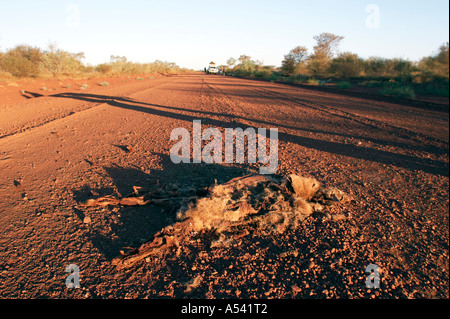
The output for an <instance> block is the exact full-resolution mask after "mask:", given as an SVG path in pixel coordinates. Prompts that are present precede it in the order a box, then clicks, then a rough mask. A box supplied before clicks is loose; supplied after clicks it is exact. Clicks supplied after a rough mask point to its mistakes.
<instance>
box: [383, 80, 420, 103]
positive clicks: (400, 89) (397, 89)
mask: <svg viewBox="0 0 450 319" xmlns="http://www.w3.org/2000/svg"><path fill="white" fill-rule="evenodd" d="M380 93H381V94H383V95H391V96H396V97H401V98H407V99H415V98H416V93H415V92H414V89H413V88H412V87H411V86H409V85H402V84H400V83H396V82H392V83H387V84H386V85H385V87H384V88H382V89H381V90H380Z"/></svg>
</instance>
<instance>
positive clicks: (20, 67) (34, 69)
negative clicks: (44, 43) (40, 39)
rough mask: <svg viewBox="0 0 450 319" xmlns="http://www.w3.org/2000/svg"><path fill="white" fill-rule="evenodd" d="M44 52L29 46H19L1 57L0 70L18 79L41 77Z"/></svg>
mask: <svg viewBox="0 0 450 319" xmlns="http://www.w3.org/2000/svg"><path fill="white" fill-rule="evenodd" d="M41 61H42V51H41V49H39V48H36V47H31V46H29V45H18V46H16V47H15V48H13V49H10V50H8V51H7V52H6V53H5V54H3V55H2V56H1V61H0V68H1V69H2V70H4V71H6V72H9V73H10V74H12V75H13V76H17V77H25V76H30V77H36V76H38V75H39V71H40V63H41Z"/></svg>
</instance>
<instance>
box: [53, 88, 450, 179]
mask: <svg viewBox="0 0 450 319" xmlns="http://www.w3.org/2000/svg"><path fill="white" fill-rule="evenodd" d="M52 96H53V97H59V98H61V97H62V98H69V99H77V100H82V101H88V102H96V103H106V104H108V105H111V106H114V107H119V108H123V109H128V110H133V111H138V112H142V113H146V114H151V115H156V116H161V117H167V118H171V119H177V120H182V121H187V122H192V121H193V120H201V121H202V123H204V124H205V125H211V126H214V127H218V128H227V127H230V125H231V126H234V127H238V126H239V124H240V121H243V120H246V121H257V120H252V119H245V118H242V117H235V116H233V115H230V114H224V113H220V114H218V113H214V112H209V111H200V110H190V109H180V108H177V107H171V106H164V105H158V104H151V103H143V102H139V101H136V100H133V99H129V98H124V97H115V96H105V95H96V94H84V93H61V94H55V95H52ZM176 111H183V112H190V113H195V115H190V114H181V113H178V112H176ZM211 116H224V117H227V118H229V121H223V120H218V119H214V118H211ZM230 123H232V124H230ZM264 124H267V125H270V123H269V122H265V123H264ZM246 126H247V125H245V124H242V125H240V127H242V128H245V127H246ZM274 126H275V127H276V125H274ZM293 129H296V128H293ZM328 133H329V134H333V132H328ZM278 138H279V140H281V141H284V142H290V143H295V144H297V145H300V146H303V147H307V148H311V149H315V150H318V151H323V152H328V153H333V154H337V155H342V156H348V157H353V158H357V159H362V160H366V161H373V162H378V163H382V164H387V165H394V166H398V167H403V168H407V169H410V170H421V171H424V172H427V173H431V174H434V175H442V176H449V165H448V163H446V162H442V161H437V160H431V159H424V158H418V157H415V156H410V155H404V154H398V153H393V152H388V151H382V150H377V149H372V148H367V147H360V146H355V145H351V144H343V143H339V142H334V141H324V140H320V139H316V138H311V137H304V136H297V135H294V134H290V133H284V132H279V134H278Z"/></svg>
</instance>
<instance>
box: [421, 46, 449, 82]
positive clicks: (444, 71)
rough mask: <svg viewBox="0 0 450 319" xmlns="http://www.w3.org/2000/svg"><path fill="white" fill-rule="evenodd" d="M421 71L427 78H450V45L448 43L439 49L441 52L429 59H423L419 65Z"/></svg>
mask: <svg viewBox="0 0 450 319" xmlns="http://www.w3.org/2000/svg"><path fill="white" fill-rule="evenodd" d="M419 69H420V70H421V73H422V75H423V76H424V77H426V78H433V77H439V78H447V79H448V77H449V43H448V42H446V43H444V44H443V45H441V46H440V47H439V51H438V52H437V53H436V54H435V55H433V56H429V57H425V58H423V59H422V60H421V61H420V63H419Z"/></svg>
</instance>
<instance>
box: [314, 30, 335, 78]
mask: <svg viewBox="0 0 450 319" xmlns="http://www.w3.org/2000/svg"><path fill="white" fill-rule="evenodd" d="M343 39H344V37H341V36H338V35H335V34H332V33H322V34H320V35H318V36H315V37H314V40H316V42H317V45H316V46H314V53H313V55H312V56H311V58H310V61H309V63H308V69H309V70H310V72H311V73H312V74H313V75H316V76H325V75H326V74H327V73H328V68H329V66H330V63H331V61H332V59H333V57H334V56H335V55H336V53H337V50H338V47H339V44H340V42H341V41H342V40H343Z"/></svg>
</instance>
